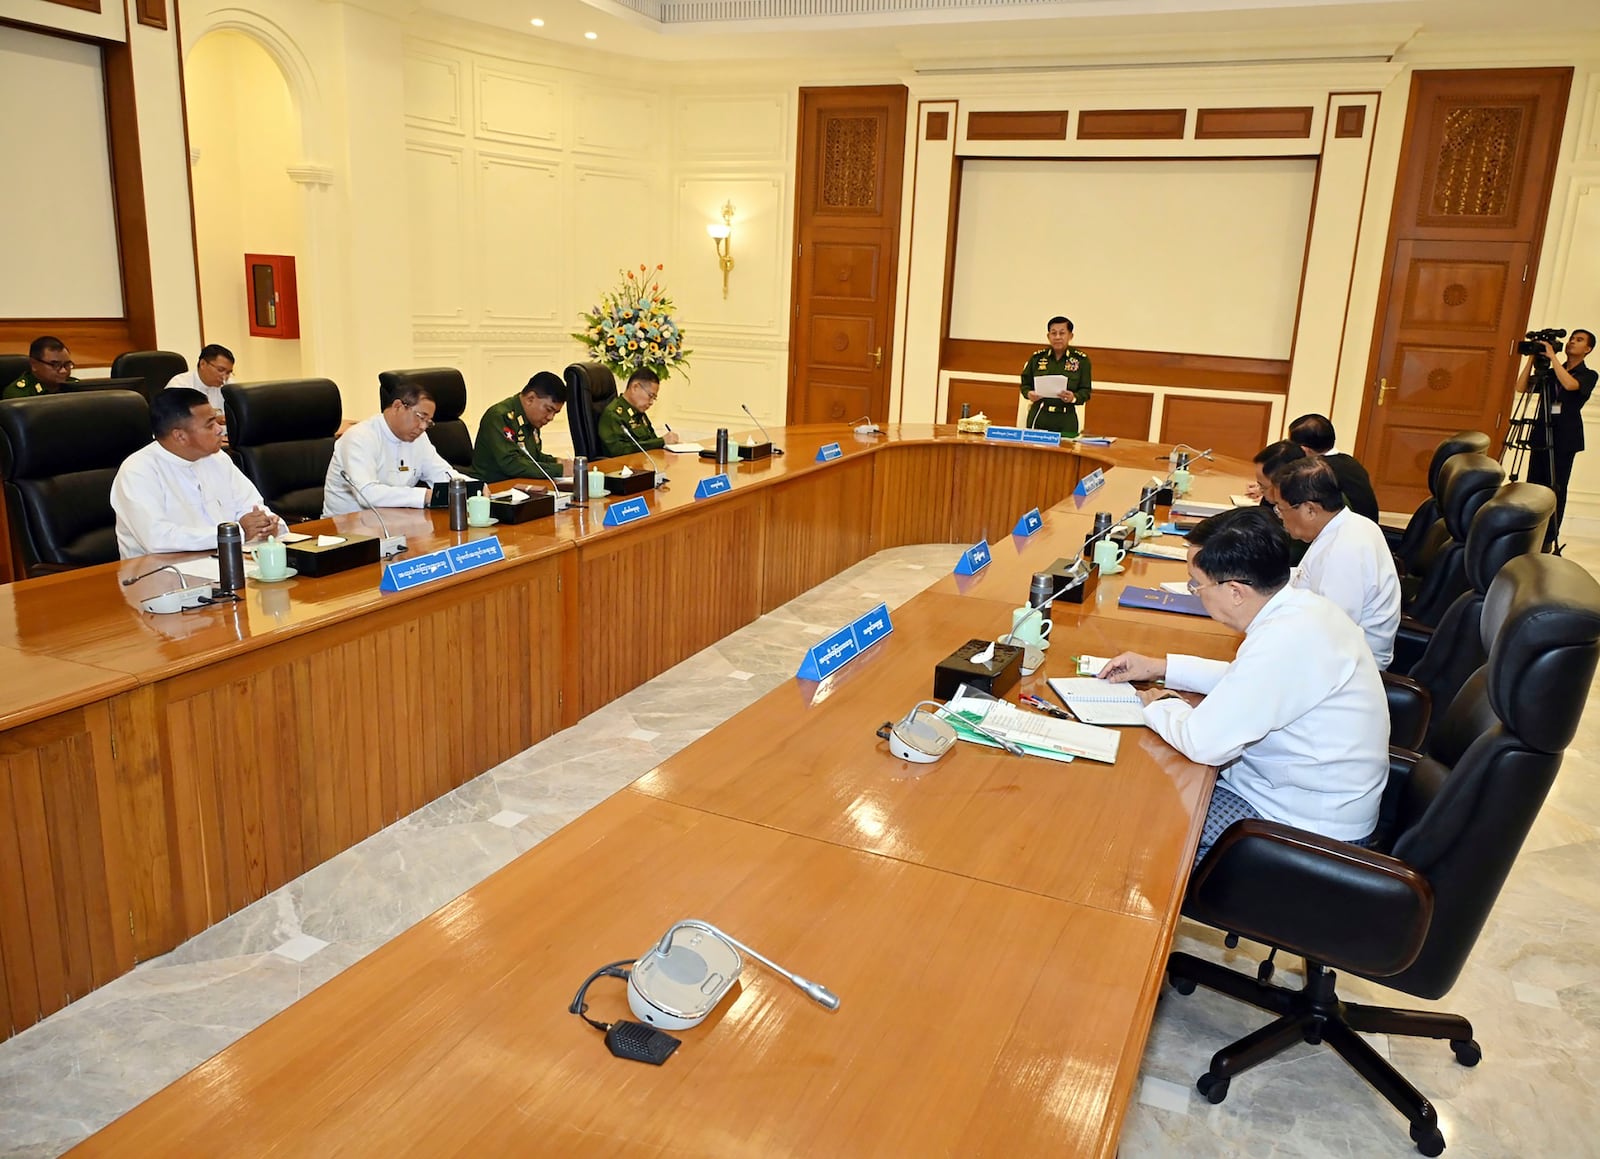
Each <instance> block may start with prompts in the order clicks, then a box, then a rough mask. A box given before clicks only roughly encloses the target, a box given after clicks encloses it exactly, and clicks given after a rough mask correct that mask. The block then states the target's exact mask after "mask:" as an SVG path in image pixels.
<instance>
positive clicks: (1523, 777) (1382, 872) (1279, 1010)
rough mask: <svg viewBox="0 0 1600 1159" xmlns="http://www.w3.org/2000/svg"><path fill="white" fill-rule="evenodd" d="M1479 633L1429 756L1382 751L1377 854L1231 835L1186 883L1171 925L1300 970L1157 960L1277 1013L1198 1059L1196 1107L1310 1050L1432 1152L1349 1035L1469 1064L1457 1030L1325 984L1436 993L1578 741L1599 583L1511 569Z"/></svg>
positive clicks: (1400, 1080)
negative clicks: (1292, 958) (1474, 654)
mask: <svg viewBox="0 0 1600 1159" xmlns="http://www.w3.org/2000/svg"><path fill="white" fill-rule="evenodd" d="M1479 631H1480V637H1481V639H1482V641H1483V642H1484V644H1485V646H1486V647H1487V648H1488V652H1489V661H1488V663H1487V664H1486V665H1485V666H1484V667H1483V668H1482V669H1481V670H1480V671H1479V672H1477V673H1476V674H1475V675H1474V676H1473V677H1472V678H1471V679H1470V680H1468V681H1467V683H1466V685H1465V686H1463V688H1462V689H1461V692H1460V693H1459V694H1458V695H1457V697H1456V699H1455V701H1454V703H1452V704H1451V706H1450V709H1449V711H1448V713H1447V714H1446V716H1445V719H1444V721H1443V723H1442V726H1441V729H1440V733H1439V736H1438V743H1437V745H1436V748H1435V752H1434V754H1433V755H1432V756H1426V757H1419V756H1417V755H1416V754H1414V753H1404V752H1401V751H1400V750H1396V751H1395V754H1394V758H1393V760H1392V761H1391V769H1390V778H1389V785H1388V789H1387V791H1386V793H1385V795H1384V806H1383V814H1382V817H1381V819H1380V825H1379V834H1380V837H1379V840H1380V848H1381V849H1383V850H1386V852H1378V851H1376V850H1367V849H1361V848H1358V847H1356V846H1354V845H1349V844H1346V843H1345V842H1342V841H1333V840H1330V839H1328V838H1326V837H1319V836H1316V835H1314V834H1310V833H1306V832H1303V831H1301V830H1297V829H1292V828H1290V827H1288V826H1285V825H1279V824H1276V823H1274V822H1270V821H1240V822H1237V823H1235V824H1234V825H1231V826H1230V827H1229V828H1228V829H1227V830H1226V831H1225V832H1224V833H1223V835H1222V837H1221V839H1220V840H1219V841H1218V842H1217V844H1216V845H1215V847H1214V848H1213V849H1212V852H1211V853H1210V855H1209V856H1207V857H1206V859H1205V860H1204V861H1203V862H1202V863H1201V864H1200V866H1199V867H1198V868H1197V869H1196V870H1195V873H1194V876H1193V878H1192V879H1191V881H1190V883H1189V891H1188V894H1187V897H1186V899H1185V902H1184V913H1185V914H1186V915H1187V916H1189V917H1191V918H1193V919H1194V920H1196V921H1200V922H1204V923H1206V924H1207V925H1212V926H1216V927H1218V928H1220V929H1225V930H1230V931H1234V932H1236V933H1238V934H1241V935H1243V936H1244V937H1248V938H1252V939H1254V940H1256V941H1259V942H1263V943H1265V944H1267V945H1269V946H1272V947H1275V948H1277V949H1283V950H1285V951H1287V952H1289V953H1292V954H1296V955H1299V956H1301V957H1303V958H1305V960H1306V980H1305V985H1304V986H1303V987H1302V988H1301V989H1299V990H1285V989H1281V988H1278V987H1275V986H1271V985H1268V984H1266V983H1265V982H1263V981H1260V980H1258V978H1251V977H1247V976H1245V975H1242V974H1236V973H1234V972H1233V971H1231V970H1227V969H1225V968H1223V967H1222V966H1220V965H1217V964H1215V963H1212V962H1208V961H1205V960H1203V959H1201V958H1197V957H1195V956H1194V955H1192V954H1185V953H1176V954H1173V955H1172V956H1171V957H1170V958H1169V959H1168V962H1167V969H1168V977H1169V980H1170V981H1171V983H1172V985H1173V987H1174V988H1175V989H1176V990H1178V992H1179V993H1182V994H1187V993H1190V992H1191V991H1192V990H1193V989H1194V987H1195V985H1196V984H1199V985H1202V986H1206V987H1208V988H1210V989H1212V990H1216V991H1219V992H1220V993H1223V994H1227V995H1229V996H1230V997H1233V998H1237V999H1240V1000H1241V1001H1244V1002H1248V1003H1250V1004H1252V1005H1254V1006H1259V1007H1261V1008H1263V1009H1265V1010H1270V1011H1272V1012H1273V1013H1275V1014H1277V1015H1279V1017H1278V1018H1277V1020H1276V1021H1274V1022H1272V1023H1271V1024H1269V1025H1267V1026H1265V1027H1262V1028H1261V1029H1260V1030H1257V1031H1256V1032H1254V1033H1253V1034H1250V1035H1249V1036H1247V1037H1245V1038H1242V1039H1240V1040H1239V1041H1238V1042H1236V1043H1233V1044H1232V1045H1231V1046H1227V1047H1224V1048H1223V1049H1222V1050H1220V1051H1218V1052H1217V1053H1216V1054H1215V1055H1214V1056H1213V1057H1212V1059H1211V1065H1210V1068H1209V1069H1208V1070H1207V1072H1206V1073H1205V1074H1204V1075H1203V1076H1202V1077H1201V1078H1200V1081H1199V1083H1198V1084H1197V1086H1198V1088H1199V1090H1200V1092H1201V1094H1203V1095H1205V1096H1206V1098H1207V1099H1209V1100H1210V1101H1211V1102H1213V1103H1220V1102H1221V1101H1222V1100H1223V1099H1224V1098H1225V1097H1227V1094H1228V1086H1229V1083H1230V1082H1231V1081H1232V1079H1233V1078H1234V1077H1235V1076H1237V1075H1239V1074H1241V1073H1243V1072H1244V1071H1246V1070H1248V1069H1250V1068H1251V1067H1253V1066H1255V1065H1257V1064H1258V1063H1261V1062H1264V1061H1266V1060H1267V1059H1269V1058H1271V1057H1273V1056H1274V1055H1277V1054H1278V1053H1280V1052H1281V1051H1284V1050H1286V1049H1288V1048H1289V1047H1291V1046H1294V1045H1295V1044H1297V1043H1300V1042H1309V1043H1312V1044H1316V1043H1319V1042H1326V1043H1327V1044H1328V1045H1329V1046H1331V1047H1333V1048H1334V1049H1335V1050H1336V1051H1338V1052H1339V1054H1340V1055H1341V1056H1342V1057H1343V1058H1344V1059H1345V1061H1346V1062H1348V1063H1349V1064H1350V1065H1351V1066H1352V1067H1353V1068H1354V1069H1355V1070H1356V1072H1357V1073H1359V1074H1360V1075H1361V1076H1362V1077H1363V1078H1365V1079H1366V1080H1367V1081H1368V1082H1369V1083H1371V1084H1372V1085H1373V1086H1374V1087H1376V1088H1377V1090H1378V1091H1379V1093H1380V1094H1382V1095H1383V1096H1384V1097H1385V1098H1386V1099H1388V1100H1389V1102H1390V1103H1392V1104H1393V1105H1394V1106H1395V1107H1396V1109H1398V1110H1399V1111H1400V1113H1401V1114H1403V1115H1404V1116H1405V1117H1406V1118H1407V1120H1408V1121H1409V1122H1410V1123H1411V1138H1412V1140H1413V1141H1414V1142H1415V1143H1416V1144H1417V1149H1418V1150H1419V1151H1421V1152H1422V1153H1423V1154H1424V1155H1437V1154H1439V1152H1440V1151H1441V1150H1443V1149H1444V1136H1443V1135H1442V1134H1441V1133H1440V1131H1439V1123H1438V1116H1437V1114H1436V1113H1435V1111H1434V1109H1433V1106H1432V1104H1431V1103H1429V1102H1428V1100H1427V1099H1425V1098H1424V1097H1423V1096H1422V1095H1421V1094H1420V1093H1419V1092H1418V1091H1417V1090H1416V1089H1415V1088H1414V1087H1412V1086H1411V1084H1410V1083H1408V1082H1406V1080H1405V1078H1404V1077H1402V1076H1401V1075H1400V1074H1399V1073H1398V1072H1397V1071H1396V1070H1395V1069H1394V1068H1393V1067H1392V1066H1391V1065H1390V1064H1389V1062H1388V1061H1387V1060H1386V1059H1384V1058H1383V1057H1382V1056H1381V1055H1379V1054H1378V1053H1377V1052H1376V1051H1375V1050H1374V1049H1373V1048H1372V1047H1371V1046H1370V1045H1369V1044H1368V1043H1367V1042H1366V1041H1365V1040H1364V1039H1362V1038H1361V1037H1360V1036H1359V1034H1358V1033H1357V1032H1358V1031H1364V1032H1368V1033H1372V1032H1376V1033H1383V1034H1390V1035H1400V1036H1406V1037H1420V1038H1443V1039H1448V1040H1449V1042H1450V1048H1451V1050H1452V1051H1454V1053H1455V1056H1456V1061H1458V1062H1459V1063H1461V1064H1462V1065H1463V1066H1475V1065H1476V1064H1477V1063H1478V1060H1479V1058H1480V1057H1481V1051H1480V1050H1479V1047H1478V1044H1477V1043H1476V1042H1475V1041H1474V1040H1473V1037H1472V1025H1471V1023H1469V1022H1468V1021H1467V1020H1466V1019H1465V1018H1462V1017H1460V1016H1458V1015H1454V1014H1444V1013H1435V1012H1433V1011H1416V1010H1392V1009H1389V1008H1387V1007H1378V1006H1363V1005H1357V1004H1354V1003H1343V1002H1341V1001H1340V1000H1339V998H1338V995H1337V994H1336V993H1335V991H1334V984H1335V973H1334V971H1335V970H1345V971H1348V972H1350V973H1352V974H1356V975H1359V976H1361V977H1364V978H1370V979H1374V980H1376V981H1378V982H1381V983H1382V984H1383V985H1385V986H1388V987H1391V988H1392V989H1395V990H1399V991H1402V992H1403V993H1406V994H1414V995H1416V996H1418V997H1420V998H1427V999H1430V1000H1431V999H1436V998H1440V997H1442V996H1444V995H1445V994H1447V993H1449V991H1450V988H1451V987H1452V986H1453V985H1454V984H1455V981H1456V978H1457V977H1458V976H1459V975H1460V973H1461V970H1462V968H1463V967H1464V966H1465V965H1466V961H1467V958H1468V956H1469V955H1470V954H1471V952H1472V947H1473V944H1474V943H1475V942H1476V940H1477V937H1478V933H1479V931H1480V930H1482V928H1483V925H1484V922H1485V921H1486V920H1487V919H1488V916H1489V911H1490V909H1491V908H1493V906H1494V901H1495V898H1496V897H1497V896H1498V895H1499V893H1500V888H1501V886H1502V884H1503V883H1504V882H1505V879H1506V875H1507V874H1508V873H1509V872H1510V870H1511V866H1512V864H1513V862H1515V860H1516V857H1517V852H1518V850H1520V849H1521V848H1522V842H1523V840H1524V839H1525V838H1526V837H1527V834H1528V830H1529V829H1530V828H1531V827H1532V825H1533V821H1534V818H1535V816H1537V814H1538V812H1539V808H1540V806H1541V805H1542V804H1543V802H1544V798H1545V795H1546V793H1547V792H1548V791H1549V789H1550V786H1551V784H1552V783H1553V782H1554V780H1555V776H1556V772H1557V770H1558V769H1559V768H1560V767H1561V755H1562V751H1563V750H1564V749H1565V748H1566V746H1567V745H1568V744H1569V743H1570V742H1571V740H1572V738H1573V736H1574V734H1575V733H1576V732H1577V728H1578V721H1579V718H1580V717H1581V716H1582V714H1583V709H1584V704H1585V701H1586V698H1587V696H1588V692H1589V684H1590V681H1591V679H1592V677H1593V675H1594V671H1595V665H1596V661H1597V660H1600V584H1597V583H1596V582H1595V580H1594V578H1593V577H1591V576H1590V575H1589V574H1588V573H1587V572H1586V571H1584V570H1583V568H1581V567H1579V566H1578V565H1577V564H1575V563H1573V562H1572V561H1571V560H1566V559H1561V558H1559V557H1556V556H1547V555H1524V556H1521V557H1519V558H1517V559H1514V560H1512V561H1511V562H1510V563H1508V564H1506V566H1505V567H1504V568H1502V569H1501V571H1500V574H1499V575H1498V576H1496V577H1495V580H1494V583H1492V584H1491V585H1490V587H1489V594H1488V596H1487V597H1486V598H1485V600H1484V607H1483V616H1482V620H1481V623H1480V625H1479Z"/></svg>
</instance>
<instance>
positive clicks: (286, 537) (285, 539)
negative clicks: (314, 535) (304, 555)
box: [278, 531, 311, 543]
mask: <svg viewBox="0 0 1600 1159" xmlns="http://www.w3.org/2000/svg"><path fill="white" fill-rule="evenodd" d="M310 538H311V537H310V536H309V535H302V534H301V533H300V532H298V531H286V532H284V533H283V534H282V535H280V536H278V542H279V543H304V542H305V541H306V540H308V539H310Z"/></svg>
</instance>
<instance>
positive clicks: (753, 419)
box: [739, 402, 783, 455]
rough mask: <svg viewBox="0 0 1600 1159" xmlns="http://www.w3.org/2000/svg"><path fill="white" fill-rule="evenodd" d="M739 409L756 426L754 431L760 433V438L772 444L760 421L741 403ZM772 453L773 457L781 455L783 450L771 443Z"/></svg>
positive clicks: (770, 437)
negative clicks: (748, 416)
mask: <svg viewBox="0 0 1600 1159" xmlns="http://www.w3.org/2000/svg"><path fill="white" fill-rule="evenodd" d="M739 409H740V410H742V411H744V413H745V414H747V415H750V421H751V422H753V423H755V424H756V429H757V430H759V431H760V432H761V437H762V438H764V439H766V440H767V442H769V443H771V442H772V436H771V435H769V434H768V433H767V428H766V427H764V426H762V425H761V420H760V419H758V418H756V416H755V415H754V414H752V413H751V411H750V408H749V407H747V406H745V405H744V403H742V402H741V403H740V404H739ZM772 453H773V454H774V455H781V454H783V448H782V447H780V446H778V445H777V444H776V443H773V446H772Z"/></svg>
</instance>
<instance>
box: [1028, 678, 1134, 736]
mask: <svg viewBox="0 0 1600 1159" xmlns="http://www.w3.org/2000/svg"><path fill="white" fill-rule="evenodd" d="M1049 684H1050V691H1051V692H1054V693H1055V694H1056V695H1057V696H1058V697H1060V698H1061V703H1063V704H1065V705H1066V706H1067V707H1068V708H1070V709H1072V715H1074V716H1076V717H1077V718H1078V719H1079V720H1081V721H1083V723H1084V724H1111V725H1121V724H1143V723H1144V722H1145V721H1144V702H1143V701H1141V700H1140V699H1139V694H1138V693H1137V692H1135V691H1134V688H1133V685H1131V684H1110V683H1107V682H1106V681H1104V680H1096V679H1095V678H1094V677H1093V676H1070V677H1067V678H1065V679H1063V678H1061V677H1057V678H1056V679H1054V680H1051V681H1049Z"/></svg>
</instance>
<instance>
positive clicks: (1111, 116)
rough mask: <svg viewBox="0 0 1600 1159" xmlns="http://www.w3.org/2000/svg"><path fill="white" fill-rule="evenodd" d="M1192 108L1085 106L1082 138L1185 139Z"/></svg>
mask: <svg viewBox="0 0 1600 1159" xmlns="http://www.w3.org/2000/svg"><path fill="white" fill-rule="evenodd" d="M1188 123H1189V110H1188V109H1084V110H1083V111H1082V112H1081V113H1079V114H1078V140H1080V141H1181V140H1183V133H1184V129H1185V128H1186V127H1187V126H1188Z"/></svg>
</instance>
